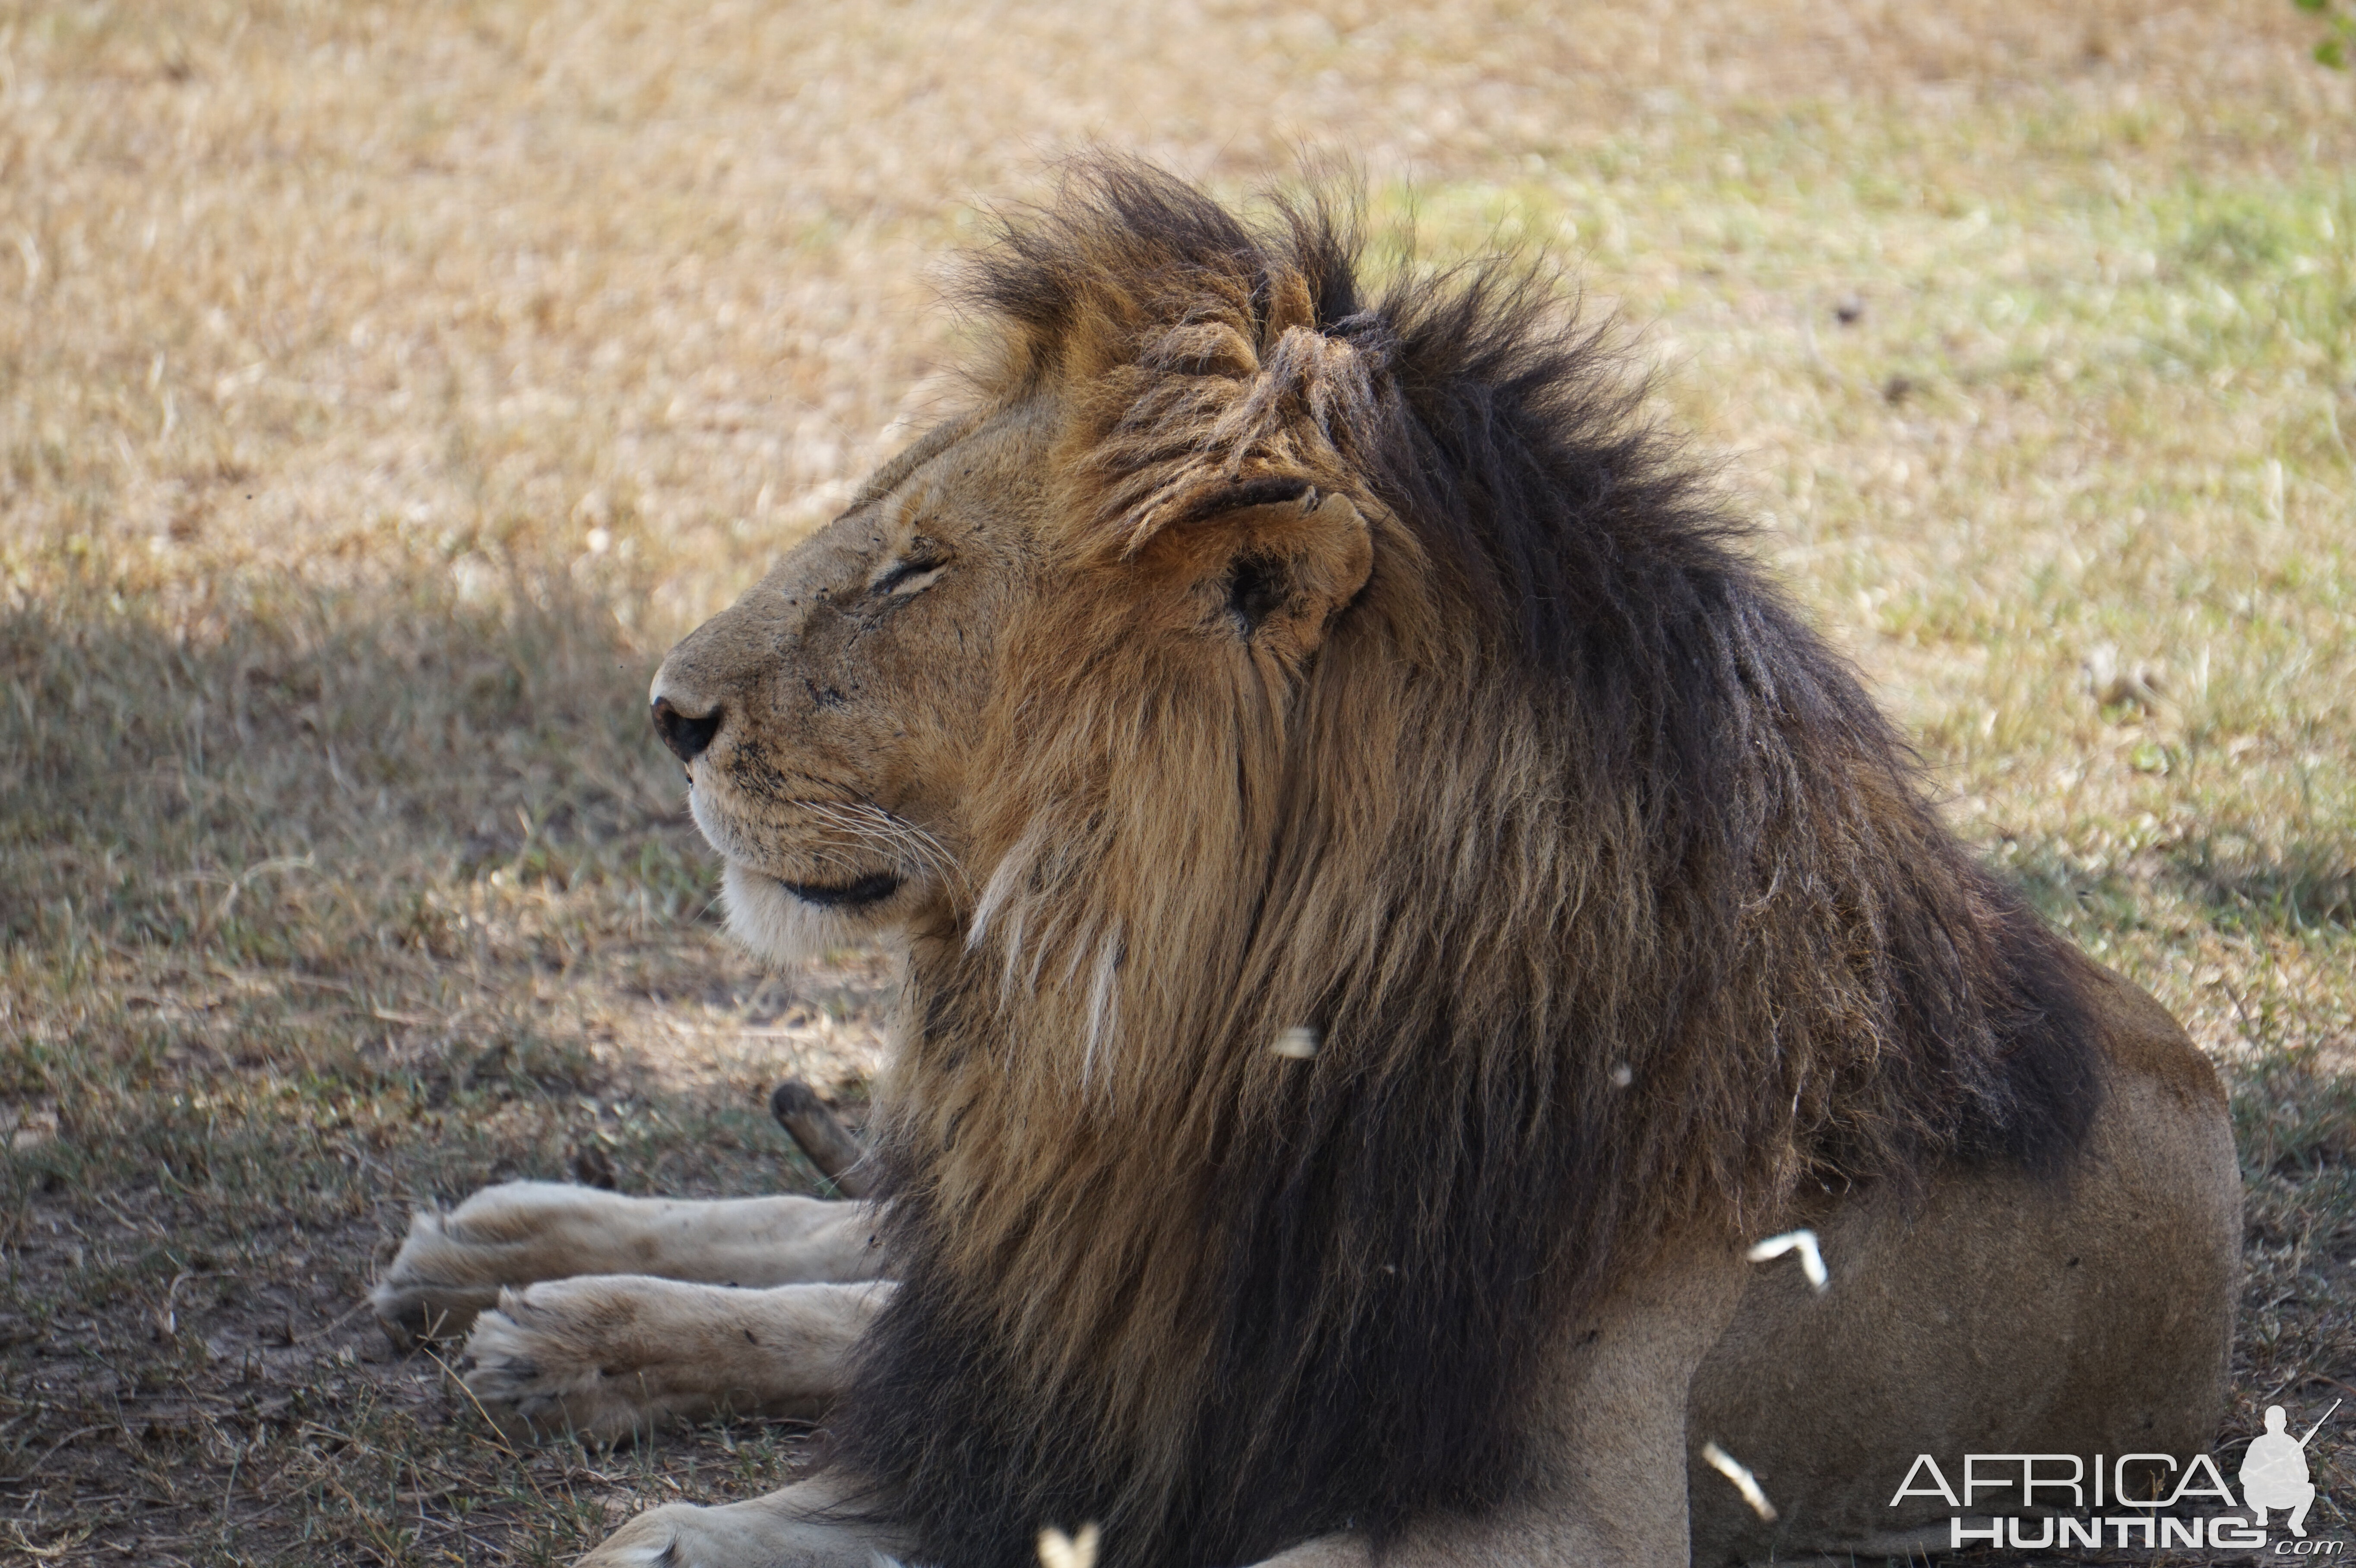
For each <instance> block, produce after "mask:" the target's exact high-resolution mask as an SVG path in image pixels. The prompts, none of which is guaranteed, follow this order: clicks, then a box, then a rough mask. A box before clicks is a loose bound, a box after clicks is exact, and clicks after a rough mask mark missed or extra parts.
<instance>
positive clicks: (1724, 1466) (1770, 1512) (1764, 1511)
mask: <svg viewBox="0 0 2356 1568" xmlns="http://www.w3.org/2000/svg"><path fill="white" fill-rule="evenodd" d="M1802 1233H1803V1234H1804V1233H1805V1232H1802ZM1812 1239H1813V1238H1812ZM1701 1457H1702V1462H1703V1463H1704V1464H1706V1465H1708V1467H1710V1468H1711V1469H1713V1470H1716V1471H1717V1472H1718V1473H1719V1475H1721V1476H1724V1477H1726V1478H1727V1479H1728V1480H1730V1481H1732V1482H1733V1483H1734V1489H1735V1490H1736V1491H1738V1492H1740V1493H1741V1494H1742V1500H1743V1501H1744V1502H1747V1503H1749V1504H1750V1505H1751V1512H1752V1513H1755V1514H1757V1515H1758V1516H1759V1517H1760V1518H1761V1519H1763V1520H1766V1521H1767V1522H1768V1523H1770V1524H1772V1523H1774V1522H1775V1505H1774V1504H1773V1503H1771V1502H1769V1501H1768V1500H1767V1494H1766V1493H1765V1492H1762V1491H1761V1490H1760V1489H1759V1477H1756V1476H1754V1475H1752V1474H1751V1467H1749V1466H1748V1465H1745V1464H1744V1463H1743V1462H1742V1461H1741V1460H1740V1459H1737V1458H1736V1457H1735V1456H1733V1455H1731V1454H1730V1453H1728V1452H1727V1451H1726V1450H1725V1449H1723V1448H1721V1447H1719V1445H1717V1444H1715V1443H1705V1444H1703V1445H1701Z"/></svg>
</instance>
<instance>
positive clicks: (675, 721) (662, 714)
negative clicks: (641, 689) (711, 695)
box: [654, 697, 728, 763]
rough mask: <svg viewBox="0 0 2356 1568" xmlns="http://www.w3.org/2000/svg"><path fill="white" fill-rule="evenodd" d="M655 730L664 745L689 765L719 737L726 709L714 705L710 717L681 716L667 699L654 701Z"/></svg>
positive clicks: (702, 715) (705, 714) (687, 714)
mask: <svg viewBox="0 0 2356 1568" xmlns="http://www.w3.org/2000/svg"><path fill="white" fill-rule="evenodd" d="M654 711H655V730H656V731H657V732H658V733H659V734H660V735H661V736H662V742H663V744H664V745H666V746H669V748H670V749H671V754H672V755H673V756H675V757H677V758H678V759H679V760H680V762H682V763H691V762H693V761H695V759H696V758H698V757H700V756H701V755H703V749H704V748H705V747H706V746H709V745H711V744H712V737H713V736H714V735H717V734H718V733H720V723H721V720H723V719H725V718H727V717H728V712H727V709H723V708H721V707H719V706H718V705H717V704H715V705H714V706H713V707H712V711H711V712H709V713H703V714H691V713H682V712H680V710H679V709H678V708H677V707H675V706H673V704H672V702H671V699H669V698H668V697H658V698H656V699H655V709H654Z"/></svg>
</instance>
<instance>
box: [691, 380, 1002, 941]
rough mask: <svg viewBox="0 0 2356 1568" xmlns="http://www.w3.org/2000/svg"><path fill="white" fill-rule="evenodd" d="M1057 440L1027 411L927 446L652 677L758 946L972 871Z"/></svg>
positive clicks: (884, 926) (742, 927)
mask: <svg viewBox="0 0 2356 1568" xmlns="http://www.w3.org/2000/svg"><path fill="white" fill-rule="evenodd" d="M1039 433H1040V432H1038V431H1037V430H1036V428H1035V421H1025V420H1023V418H1021V417H1020V416H1019V415H1017V416H1013V417H1009V418H1005V419H1001V420H1000V421H996V422H994V423H993V424H991V425H988V426H985V427H983V428H982V429H980V430H977V431H974V432H970V433H969V434H967V435H966V436H965V438H964V439H963V440H961V441H953V442H949V443H946V444H945V445H944V444H943V443H933V444H935V445H939V446H942V449H941V450H937V451H935V452H933V453H930V454H929V455H927V454H926V453H923V452H922V451H921V449H919V450H918V451H916V452H912V453H910V456H911V457H916V458H917V459H919V460H918V461H916V462H914V463H907V462H905V460H904V462H903V464H895V465H894V466H895V467H900V468H903V469H904V470H905V471H904V472H901V473H898V474H894V473H893V472H892V471H891V470H889V469H887V470H886V471H885V472H884V473H883V474H879V475H877V476H876V478H877V481H878V482H877V483H875V484H871V485H870V486H869V489H868V493H867V494H866V495H864V496H862V498H861V504H859V505H857V506H855V507H853V508H852V509H851V511H850V512H849V513H847V514H845V515H844V516H843V517H840V518H838V519H836V521H834V522H833V523H832V524H830V526H828V527H827V528H824V529H822V530H821V531H820V532H819V533H818V534H817V535H815V536H814V537H812V538H811V539H808V540H807V541H805V542H804V543H803V544H802V545H801V546H800V547H799V548H798V549H795V550H794V551H793V552H792V553H791V554H789V555H788V556H787V557H786V559H785V560H782V561H780V562H779V563H778V564H777V565H776V568H774V569H773V570H772V571H770V572H769V574H768V575H767V576H766V577H765V578H764V579H762V581H760V582H759V583H758V584H757V585H755V587H754V588H753V589H752V590H751V591H750V592H746V593H745V594H744V597H743V598H742V599H740V600H738V601H737V602H736V603H735V604H734V605H733V606H732V607H730V608H729V609H728V610H727V611H725V612H723V613H721V614H719V615H716V616H714V617H713V618H712V620H710V621H708V622H706V623H705V624H703V625H702V626H701V627H699V628H698V629H697V630H696V631H695V632H694V633H693V634H692V635H690V636H689V637H688V638H687V639H686V640H685V641H683V642H681V643H680V645H678V646H677V647H676V648H674V649H672V650H671V653H670V656H669V657H668V658H666V659H665V660H664V661H663V665H662V668H661V669H660V670H659V672H658V673H657V674H656V676H655V680H654V686H653V689H652V692H651V698H652V702H653V714H654V721H655V725H656V728H657V729H658V731H660V733H661V735H662V738H663V741H664V743H665V744H666V745H668V746H669V747H670V749H671V750H672V752H675V753H677V754H678V756H679V757H680V761H681V762H683V763H685V764H686V767H687V774H688V779H689V781H690V784H691V791H690V795H689V803H690V808H691V810H692V812H693V813H694V816H695V822H696V826H697V827H700V828H701V830H702V832H703V836H704V837H706V838H707V839H709V840H710V841H711V843H712V847H713V848H716V849H718V850H719V851H720V853H721V855H722V856H723V858H724V859H725V862H726V871H725V880H724V891H725V895H726V901H727V907H728V917H729V924H730V927H731V928H732V930H734V932H735V933H736V934H737V936H738V937H739V939H740V940H742V941H744V943H745V944H747V945H748V946H751V947H752V948H754V949H755V951H757V952H760V953H762V954H764V955H768V956H770V957H773V958H776V959H779V960H790V959H794V958H798V957H802V956H806V955H814V954H816V953H819V952H822V951H824V950H825V949H826V948H827V947H830V946H835V945H841V944H844V943H847V942H851V941H856V940H859V939H861V938H862V937H866V936H870V935H873V933H877V932H879V931H885V930H890V929H893V928H895V927H899V926H902V925H905V923H908V922H909V921H911V920H912V919H914V918H916V917H917V916H918V915H920V914H921V913H922V912H925V911H926V909H928V908H929V907H931V906H933V905H934V904H935V903H937V901H938V900H939V899H940V897H941V895H942V893H943V891H944V890H945V887H946V885H947V884H948V881H949V880H951V879H953V878H954V877H955V876H956V874H957V872H956V863H955V855H956V853H957V845H958V820H957V813H956V804H957V801H958V796H959V794H960V790H959V783H960V779H961V776H962V773H963V770H964V766H965V763H966V761H967V758H968V756H969V753H970V750H971V740H972V730H973V726H974V725H975V723H976V722H977V721H978V719H979V716H980V710H981V707H982V703H983V700H984V699H985V697H986V694H987V685H988V680H989V652H990V648H991V642H992V639H993V636H994V633H995V630H996V628H997V627H998V626H999V625H1000V624H1001V622H1002V620H1003V618H1004V614H1005V612H1006V608H1007V605H1008V603H1010V601H1012V599H1014V598H1016V597H1017V596H1019V595H1020V593H1021V592H1023V587H1024V585H1025V583H1026V582H1027V581H1028V580H1029V578H1030V577H1031V576H1032V574H1033V571H1034V567H1035V553H1036V551H1035V543H1034V541H1035V538H1036V532H1037V521H1038V519H1037V517H1036V512H1037V508H1038V495H1037V486H1036V485H1035V483H1033V482H1032V481H1031V480H1030V479H1029V478H1028V475H1030V474H1031V473H1033V472H1034V471H1035V467H1036V462H1037V451H1036V447H1037V444H1038V439H1039Z"/></svg>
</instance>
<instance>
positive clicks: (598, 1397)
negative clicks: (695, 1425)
mask: <svg viewBox="0 0 2356 1568" xmlns="http://www.w3.org/2000/svg"><path fill="white" fill-rule="evenodd" d="M614 1295H615V1292H614V1290H613V1288H612V1286H611V1285H609V1284H608V1283H607V1282H604V1281H600V1280H594V1279H584V1280H557V1281H553V1282H551V1283H549V1284H545V1285H531V1286H529V1287H527V1288H525V1289H523V1290H502V1291H500V1292H499V1294H498V1305H497V1307H495V1308H494V1309H492V1310H489V1311H486V1312H484V1313H483V1314H482V1315H481V1316H480V1317H477V1318H476V1319H475V1328H474V1332H473V1333H471V1334H469V1335H468V1336H467V1337H466V1354H465V1356H464V1357H463V1358H462V1359H461V1360H460V1361H459V1369H460V1372H461V1374H462V1375H463V1377H464V1378H465V1380H466V1391H467V1392H469V1393H471V1394H472V1395H473V1396H474V1397H475V1399H476V1400H477V1402H478V1403H480V1404H481V1405H482V1407H483V1410H484V1413H486V1414H487V1415H489V1416H490V1418H491V1420H492V1421H493V1423H494V1424H497V1425H498V1427H499V1428H500V1429H501V1430H502V1431H504V1432H508V1433H509V1434H510V1435H514V1434H517V1433H520V1432H533V1433H543V1434H551V1433H561V1432H570V1433H572V1434H573V1435H576V1436H579V1437H581V1438H584V1439H585V1440H587V1441H590V1442H595V1443H617V1442H621V1441H624V1440H626V1439H630V1438H634V1437H637V1436H641V1435H645V1434H646V1433H648V1432H649V1431H651V1430H653V1429H654V1428H655V1427H657V1426H659V1425H662V1424H666V1423H669V1422H672V1421H680V1420H691V1419H693V1418H695V1417H697V1416H700V1415H703V1414H707V1413H709V1406H710V1403H711V1402H710V1400H709V1399H708V1398H707V1397H705V1396H703V1395H701V1393H700V1392H691V1391H689V1392H682V1391H679V1390H675V1389H671V1388H668V1387H666V1386H665V1384H666V1381H667V1380H666V1379H665V1378H664V1376H663V1368H662V1366H661V1365H660V1363H659V1362H658V1363H655V1364H652V1365H649V1364H648V1362H647V1358H646V1348H645V1347H644V1346H640V1345H635V1344H633V1343H632V1342H631V1341H630V1339H629V1336H628V1333H627V1328H628V1323H629V1314H628V1312H627V1309H626V1304H617V1303H616V1300H614V1299H613V1296H614ZM617 1305H621V1306H622V1307H623V1309H622V1310H621V1311H618V1312H617V1311H616V1306H617Z"/></svg>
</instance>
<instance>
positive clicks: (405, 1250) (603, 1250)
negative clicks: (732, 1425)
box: [369, 1181, 879, 1343]
mask: <svg viewBox="0 0 2356 1568" xmlns="http://www.w3.org/2000/svg"><path fill="white" fill-rule="evenodd" d="M873 1241H874V1226H873V1223H872V1222H871V1217H870V1216H868V1215H867V1214H865V1213H864V1212H863V1211H861V1210H860V1209H858V1208H857V1207H856V1206H855V1205H851V1204H847V1203H828V1202H823V1201H820V1200H818V1199H815V1198H788V1197H779V1198H744V1199H731V1200H723V1201H719V1202H692V1201H689V1202H682V1201H680V1200H674V1199H668V1198H631V1197H626V1196H625V1195H623V1194H621V1193H618V1192H604V1191H600V1190H598V1189H595V1188H590V1187H573V1186H568V1185H565V1184H562V1183H558V1182H552V1181H509V1182H502V1183H501V1184H500V1185H498V1186H497V1187H487V1188H485V1189H482V1190H481V1191H480V1192H477V1193H476V1194H475V1195H474V1196H473V1197H471V1198H469V1199H467V1200H466V1202H464V1203H462V1204H460V1205H459V1206H458V1207H457V1208H456V1209H455V1210H454V1211H451V1212H449V1213H446V1214H444V1213H439V1212H435V1211H430V1210H424V1211H419V1212H418V1213H417V1214H416V1215H414V1216H412V1219H411V1221H410V1224H409V1235H408V1237H407V1238H406V1239H405V1240H404V1241H403V1242H402V1244H401V1251H400V1252H399V1253H396V1254H395V1255H394V1257H393V1260H392V1264H391V1266H390V1267H389V1268H387V1269H386V1270H385V1274H384V1277H383V1278H382V1279H381V1280H380V1281H378V1282H377V1285H376V1287H375V1288H374V1289H373V1290H371V1291H370V1292H369V1305H370V1306H371V1307H374V1308H375V1309H376V1315H377V1318H378V1320H379V1321H380V1322H381V1323H382V1324H383V1325H384V1326H385V1330H386V1332H387V1333H389V1334H391V1335H392V1336H393V1338H394V1339H397V1340H400V1341H402V1342H403V1343H407V1342H409V1341H411V1340H413V1339H455V1338H457V1337H458V1336H460V1335H463V1334H465V1333H466V1331H467V1330H468V1329H469V1328H471V1327H472V1326H473V1324H474V1320H475V1315H476V1314H477V1313H478V1312H481V1311H482V1310H484V1309H485V1308H486V1307H489V1306H490V1305H491V1304H492V1303H493V1302H494V1301H495V1300H496V1299H498V1295H499V1290H500V1287H501V1286H503V1285H531V1284H534V1283H536V1282H538V1281H541V1280H545V1279H567V1278H570V1277H572V1276H573V1275H587V1274H596V1275H631V1274H638V1275H659V1276H660V1277H662V1278H664V1279H678V1280H697V1281H702V1282H704V1283H708V1284H712V1285H787V1284H807V1283H811V1282H816V1281H832V1280H865V1279H873V1278H874V1277H876V1274H877V1270H878V1266H879V1264H878V1258H877V1255H876V1253H875V1252H874V1249H873Z"/></svg>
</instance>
